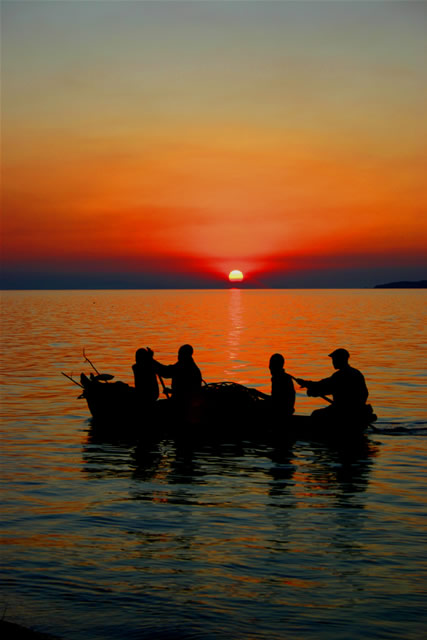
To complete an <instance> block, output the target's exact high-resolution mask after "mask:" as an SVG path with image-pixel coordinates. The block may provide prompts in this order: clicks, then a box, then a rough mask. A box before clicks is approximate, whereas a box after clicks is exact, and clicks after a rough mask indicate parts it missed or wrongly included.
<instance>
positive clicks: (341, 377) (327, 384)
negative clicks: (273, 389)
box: [297, 349, 369, 420]
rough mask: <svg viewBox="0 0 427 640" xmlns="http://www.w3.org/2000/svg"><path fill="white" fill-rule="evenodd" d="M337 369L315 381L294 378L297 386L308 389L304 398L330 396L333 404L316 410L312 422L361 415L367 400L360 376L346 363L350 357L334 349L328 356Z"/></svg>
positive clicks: (362, 378)
mask: <svg viewBox="0 0 427 640" xmlns="http://www.w3.org/2000/svg"><path fill="white" fill-rule="evenodd" d="M329 357H330V358H332V364H333V366H334V368H335V369H336V370H337V371H335V373H333V374H332V375H331V376H330V377H329V378H324V379H323V380H319V381H318V382H312V381H311V380H303V379H301V378H297V382H298V384H300V385H301V386H302V387H306V388H307V395H308V396H313V397H319V396H325V395H332V398H333V402H332V404H331V405H329V406H328V407H325V408H324V409H316V411H313V413H312V414H311V415H312V416H313V418H315V419H322V420H323V419H338V418H341V417H350V418H352V419H354V418H355V419H357V417H358V416H359V415H360V416H362V415H363V411H364V409H365V407H366V400H367V399H368V395H369V393H368V389H367V387H366V383H365V378H364V377H363V374H362V373H361V372H360V371H358V369H354V367H351V366H350V365H349V364H348V360H349V358H350V354H349V352H348V351H347V349H335V351H333V352H332V353H330V354H329Z"/></svg>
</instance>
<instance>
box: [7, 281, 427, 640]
mask: <svg viewBox="0 0 427 640" xmlns="http://www.w3.org/2000/svg"><path fill="white" fill-rule="evenodd" d="M426 302H427V296H426V293H425V291H417V290H415V291H414V290H413V291H409V290H406V291H405V290H403V291H397V290H372V291H371V290H342V291H336V290H322V291H320V290H317V291H307V290H304V291H299V290H272V291H259V290H258V291H255V290H240V289H231V290H222V291H54V292H41V291H36V292H25V291H22V292H5V293H3V330H2V336H3V341H4V347H3V367H2V369H3V374H4V376H3V383H2V385H3V386H2V408H3V409H2V411H3V421H2V432H3V436H2V437H3V442H2V449H1V468H2V478H3V495H2V498H3V499H2V506H1V531H2V553H1V564H2V582H1V590H0V595H1V601H0V606H1V610H0V613H1V616H2V617H4V618H6V619H7V620H11V621H14V622H19V623H21V624H24V625H27V626H32V627H35V628H36V629H38V630H42V631H45V632H50V633H55V634H57V635H59V636H62V637H64V638H68V639H70V640H74V639H79V640H94V639H100V640H101V639H103V640H107V639H117V640H118V639H122V638H141V639H150V640H151V639H153V640H156V639H162V640H163V639H171V640H172V639H173V640H184V639H191V640H196V639H197V640H211V639H212V640H229V639H233V640H254V639H257V640H260V639H267V638H268V639H272V640H285V639H291V640H299V639H301V640H307V639H311V638H313V639H319V638H322V639H323V638H324V639H325V640H353V639H359V638H360V640H362V638H363V639H366V638H369V639H371V638H396V640H401V639H402V638H404V639H405V640H419V639H421V638H425V637H426V635H427V607H426V604H427V603H426V592H427V567H426V564H427V561H426V548H427V546H426V542H427V526H426V524H427V522H426V506H425V505H426V478H427V473H426V462H427V416H426V406H425V400H426V396H425V383H426V370H425V363H426V342H427V341H426V329H425V327H426V324H425V317H426ZM186 342H189V343H191V344H192V345H193V346H194V349H195V359H196V361H197V362H198V364H199V365H200V368H201V369H202V373H203V377H204V379H205V380H206V381H207V382H213V381H220V380H232V381H236V382H240V383H243V384H245V385H250V386H254V387H257V388H258V389H261V390H263V391H269V372H268V359H269V356H270V355H271V354H272V353H274V352H277V351H278V352H281V353H283V354H284V356H285V358H286V368H287V370H288V371H289V372H290V373H292V374H293V375H296V376H301V377H306V378H311V379H318V378H320V377H325V376H327V375H329V374H330V373H332V368H331V362H330V358H328V356H327V354H328V353H330V352H331V350H332V349H334V348H335V347H339V346H343V347H346V348H347V349H348V350H349V351H350V352H351V356H352V357H351V363H352V364H353V365H354V366H356V367H357V368H360V369H361V370H362V371H363V373H364V374H365V377H366V380H367V383H368V387H369V390H370V401H371V403H372V404H373V406H374V408H375V410H376V412H377V413H378V415H379V421H378V423H377V430H376V431H375V432H374V431H372V432H371V433H370V434H369V435H368V437H367V440H366V442H365V443H362V444H361V445H360V447H355V448H353V449H352V450H351V451H343V450H340V449H339V448H334V447H333V446H331V445H329V446H327V445H325V444H322V443H318V442H317V443H316V442H310V441H306V440H303V439H301V440H298V441H297V442H295V443H294V444H292V445H289V446H287V447H285V446H283V447H281V448H274V447H273V446H270V445H268V444H265V443H264V444H262V441H260V442H258V443H256V442H251V441H249V440H248V441H244V442H240V443H236V442H233V441H232V440H230V442H223V443H221V444H218V443H217V444H216V445H207V444H205V445H195V446H194V447H190V446H187V447H185V448H182V447H181V446H179V445H177V443H175V442H174V441H169V440H163V441H160V442H157V443H155V444H153V445H151V446H150V447H144V446H140V447H137V446H135V444H133V443H128V442H126V441H122V440H121V438H120V436H118V438H117V439H116V440H114V441H111V439H110V441H108V440H107V439H103V438H96V439H95V438H94V437H93V434H92V433H91V423H90V419H89V413H88V410H87V407H86V405H85V402H84V400H78V399H77V396H78V395H79V389H78V388H77V386H74V385H73V384H72V383H71V382H70V381H69V380H67V379H66V378H64V377H63V376H62V375H61V371H63V372H65V373H67V374H69V375H73V376H76V377H78V375H79V374H80V372H81V371H85V372H86V373H89V372H90V371H91V369H90V366H89V365H88V363H85V362H84V359H83V355H82V351H83V348H85V349H86V354H87V356H88V357H89V358H90V359H91V360H92V362H93V363H94V364H95V366H96V367H97V368H98V369H99V370H100V371H102V372H104V373H111V374H114V375H115V376H116V379H120V380H123V381H125V382H132V375H131V365H132V363H133V362H134V353H135V350H136V349H137V348H138V347H141V346H147V345H148V346H150V347H152V348H153V349H154V351H155V354H156V357H157V358H158V359H159V360H161V361H162V362H165V363H170V362H174V361H175V359H176V352H177V348H178V347H179V346H180V345H181V344H183V343H186ZM320 406H322V401H321V400H319V399H309V398H307V397H306V396H305V395H304V394H303V392H302V391H298V393H297V411H298V413H309V412H310V411H312V410H313V409H315V408H318V407H320ZM262 428H263V425H260V431H261V432H262ZM118 431H119V432H120V425H118Z"/></svg>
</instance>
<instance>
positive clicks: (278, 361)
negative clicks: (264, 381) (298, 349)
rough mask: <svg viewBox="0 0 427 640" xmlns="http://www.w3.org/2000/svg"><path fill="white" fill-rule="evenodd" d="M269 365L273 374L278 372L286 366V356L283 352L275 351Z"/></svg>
mask: <svg viewBox="0 0 427 640" xmlns="http://www.w3.org/2000/svg"><path fill="white" fill-rule="evenodd" d="M268 366H269V368H270V371H271V373H272V374H274V373H278V372H279V371H281V370H282V369H283V367H284V366H285V358H284V357H283V356H282V354H281V353H273V355H272V356H271V358H270V362H269V365H268Z"/></svg>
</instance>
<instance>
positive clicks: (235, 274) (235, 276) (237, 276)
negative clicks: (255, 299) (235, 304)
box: [228, 269, 243, 282]
mask: <svg viewBox="0 0 427 640" xmlns="http://www.w3.org/2000/svg"><path fill="white" fill-rule="evenodd" d="M228 279H229V280H230V282H241V281H242V280H243V273H242V272H241V271H239V269H233V271H230V273H229V274H228Z"/></svg>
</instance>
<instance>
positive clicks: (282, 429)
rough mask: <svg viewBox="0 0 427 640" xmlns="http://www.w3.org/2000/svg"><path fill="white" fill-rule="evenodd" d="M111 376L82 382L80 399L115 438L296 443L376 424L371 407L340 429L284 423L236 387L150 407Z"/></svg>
mask: <svg viewBox="0 0 427 640" xmlns="http://www.w3.org/2000/svg"><path fill="white" fill-rule="evenodd" d="M111 377H112V376H108V375H104V376H91V379H89V378H87V377H86V376H82V383H83V385H84V389H83V393H82V394H81V396H80V398H84V399H85V400H86V402H87V405H88V408H89V411H90V413H91V415H92V417H93V424H94V425H95V426H96V427H97V428H100V429H104V430H109V431H110V432H116V433H117V434H120V433H122V432H123V433H124V432H126V433H127V434H129V433H130V432H132V433H133V434H134V435H135V436H140V437H144V436H148V437H159V436H160V437H162V436H164V435H169V436H171V437H174V436H176V435H183V434H190V435H193V436H198V437H206V438H215V437H223V436H226V437H230V438H244V437H247V436H250V437H254V436H266V435H268V434H270V435H289V436H292V437H298V436H299V435H300V436H304V437H307V436H310V437H321V438H325V437H330V438H339V437H341V438H348V437H349V436H357V435H360V434H363V433H364V432H365V431H366V430H367V428H368V426H369V425H370V424H371V423H372V422H374V421H375V420H376V416H375V414H374V413H373V411H372V407H371V406H370V405H366V414H365V415H364V416H363V418H362V419H358V420H352V419H351V417H348V418H347V419H346V420H345V421H340V423H339V424H337V423H336V424H332V423H331V422H328V423H324V424H323V423H319V422H318V421H316V423H315V422H314V420H313V419H312V418H311V416H303V415H293V416H292V417H291V418H290V419H288V420H287V421H286V423H282V422H281V421H279V420H278V419H277V418H275V416H274V414H273V412H272V408H271V404H270V402H269V401H268V400H266V399H265V397H263V396H262V394H260V393H259V392H258V391H257V390H256V389H251V388H249V387H245V386H244V385H241V384H237V383H234V382H217V383H211V384H206V385H204V386H203V387H202V390H201V393H200V395H199V396H198V397H197V398H196V399H194V400H193V402H192V403H191V405H190V406H188V407H186V408H185V409H184V410H182V409H181V410H179V407H177V405H176V404H175V403H174V401H173V400H168V399H160V400H157V401H156V402H154V403H152V405H150V406H147V405H144V404H143V403H141V401H140V398H139V396H138V393H137V391H136V389H135V388H134V387H131V386H129V385H127V384H125V383H122V382H111V381H110V378H111Z"/></svg>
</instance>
